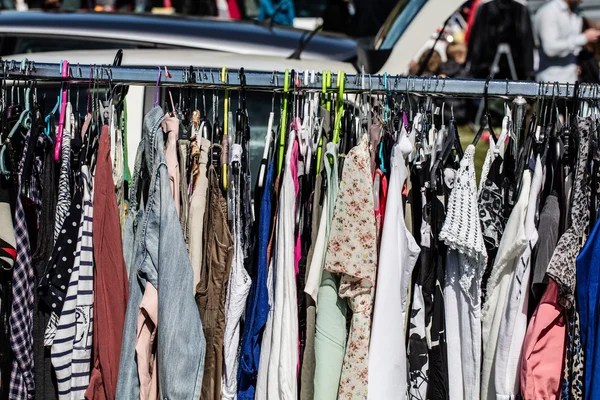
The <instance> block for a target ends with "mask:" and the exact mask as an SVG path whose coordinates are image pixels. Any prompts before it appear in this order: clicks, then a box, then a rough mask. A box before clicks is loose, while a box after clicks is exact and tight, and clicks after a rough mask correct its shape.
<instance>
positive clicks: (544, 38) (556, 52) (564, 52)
mask: <svg viewBox="0 0 600 400" xmlns="http://www.w3.org/2000/svg"><path fill="white" fill-rule="evenodd" d="M557 24H558V21H556V15H555V14H554V13H553V12H552V11H546V12H544V13H543V14H542V15H540V18H539V19H538V27H537V29H538V33H539V39H540V42H541V46H542V49H543V50H544V53H546V55H548V56H549V57H566V56H568V55H569V54H571V53H573V52H574V51H575V50H577V49H578V48H579V47H582V46H583V45H585V44H586V42H587V40H586V38H585V36H584V34H583V33H580V34H577V35H571V36H567V37H562V36H561V35H560V33H559V31H558V29H556V26H557Z"/></svg>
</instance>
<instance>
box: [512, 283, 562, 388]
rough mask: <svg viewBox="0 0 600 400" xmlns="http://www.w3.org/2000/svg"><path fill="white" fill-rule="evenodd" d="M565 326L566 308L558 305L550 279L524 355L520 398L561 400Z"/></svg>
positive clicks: (554, 286) (555, 290)
mask: <svg viewBox="0 0 600 400" xmlns="http://www.w3.org/2000/svg"><path fill="white" fill-rule="evenodd" d="M566 325H567V320H566V317H565V313H564V309H563V307H562V306H560V305H559V304H558V285H557V284H556V282H555V281H554V280H552V279H551V278H549V279H548V287H547V288H546V292H545V293H544V296H543V297H542V300H541V301H540V304H539V305H538V306H537V308H536V310H535V312H534V313H533V317H532V318H531V321H530V322H529V327H528V328H527V334H526V335H525V341H524V343H523V351H522V353H521V371H520V372H521V395H522V396H523V398H524V399H525V400H534V399H545V400H552V399H559V398H560V382H561V378H562V372H563V361H564V359H565V351H566V349H565V337H566V333H567V329H566Z"/></svg>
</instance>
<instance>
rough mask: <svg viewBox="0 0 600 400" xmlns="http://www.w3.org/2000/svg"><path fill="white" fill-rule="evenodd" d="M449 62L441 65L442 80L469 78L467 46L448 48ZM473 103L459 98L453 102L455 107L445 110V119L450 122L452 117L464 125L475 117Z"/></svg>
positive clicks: (455, 43) (439, 73)
mask: <svg viewBox="0 0 600 400" xmlns="http://www.w3.org/2000/svg"><path fill="white" fill-rule="evenodd" d="M446 57H447V61H446V62H445V63H443V64H442V65H440V68H439V69H438V75H439V76H440V78H469V72H468V70H467V68H466V65H465V63H466V62H467V45H466V44H465V43H460V42H457V41H455V42H452V43H449V44H448V47H446ZM473 104H474V103H473V102H472V101H469V100H468V99H462V98H457V99H453V100H452V105H453V107H452V108H450V107H445V108H444V117H445V118H446V120H449V119H450V118H451V117H452V116H453V117H454V119H455V120H456V122H457V123H458V124H459V125H464V124H466V123H468V122H470V120H472V119H473V117H474V115H473V114H474V109H473V108H474V106H473Z"/></svg>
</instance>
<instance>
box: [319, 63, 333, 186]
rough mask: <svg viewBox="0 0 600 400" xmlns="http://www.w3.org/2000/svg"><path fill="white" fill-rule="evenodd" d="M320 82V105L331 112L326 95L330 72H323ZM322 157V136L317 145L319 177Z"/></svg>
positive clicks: (329, 85) (329, 84)
mask: <svg viewBox="0 0 600 400" xmlns="http://www.w3.org/2000/svg"><path fill="white" fill-rule="evenodd" d="M321 78H322V82H321V92H322V97H321V104H325V106H326V109H327V111H331V100H329V94H328V93H327V89H329V88H330V87H331V71H323V74H322V77H321ZM322 156H323V136H321V139H320V140H319V144H318V145H317V175H319V171H321V157H322Z"/></svg>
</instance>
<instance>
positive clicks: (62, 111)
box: [54, 60, 69, 161]
mask: <svg viewBox="0 0 600 400" xmlns="http://www.w3.org/2000/svg"><path fill="white" fill-rule="evenodd" d="M68 70H69V62H68V61H66V60H65V61H63V62H62V69H61V73H60V76H61V77H62V78H66V77H67V71H68ZM60 97H61V99H60V102H61V104H60V116H59V119H58V129H57V131H56V145H55V146H54V161H58V160H60V149H61V145H62V134H63V130H64V129H65V111H66V108H67V83H66V82H63V83H62V87H61V96H60Z"/></svg>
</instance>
